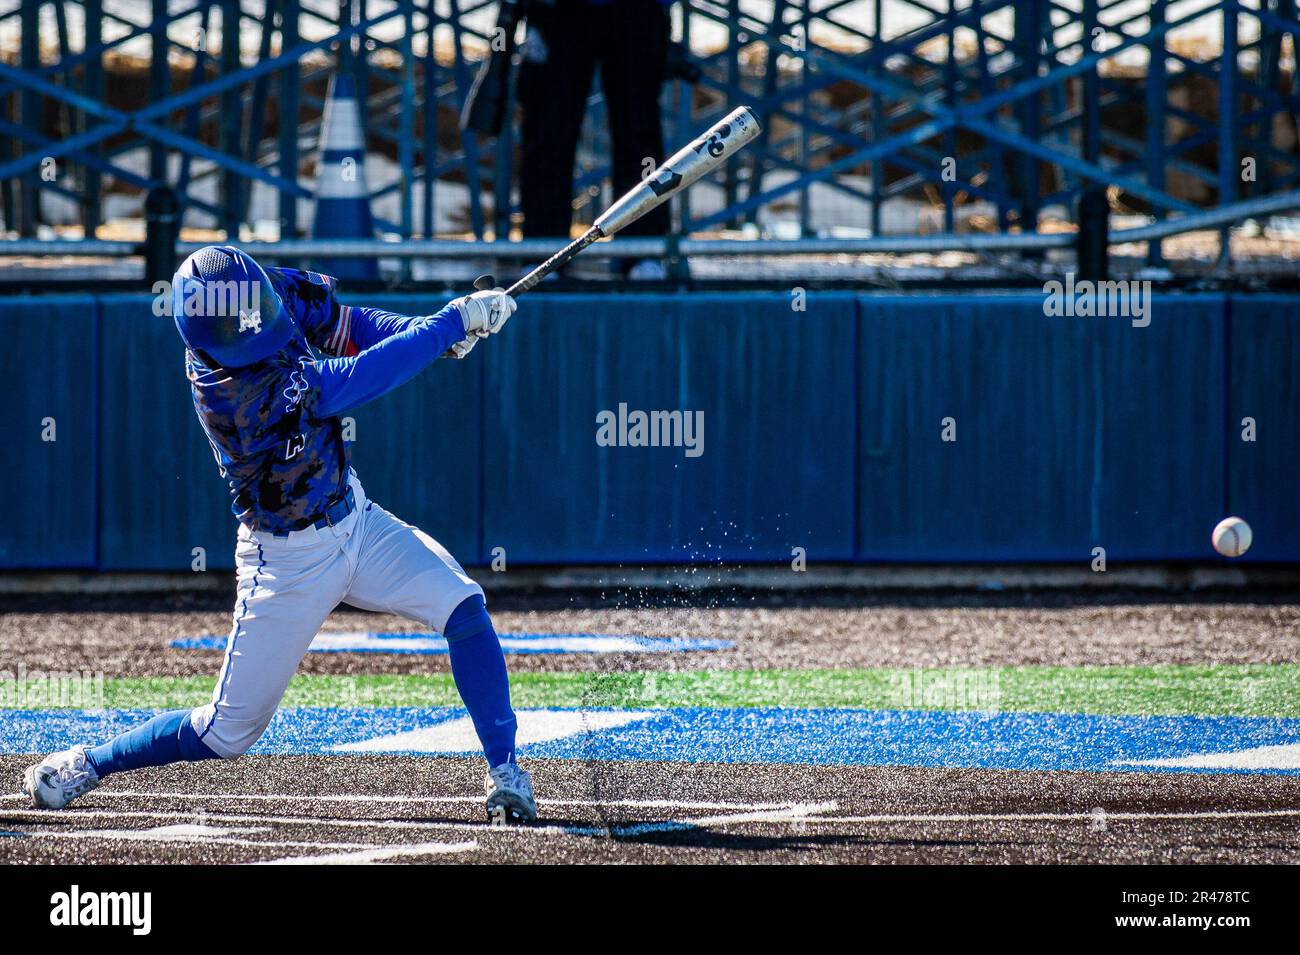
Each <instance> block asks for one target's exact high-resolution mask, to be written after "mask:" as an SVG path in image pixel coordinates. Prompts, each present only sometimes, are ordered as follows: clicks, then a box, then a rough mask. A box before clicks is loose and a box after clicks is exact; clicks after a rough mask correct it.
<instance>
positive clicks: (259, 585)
mask: <svg viewBox="0 0 1300 955" xmlns="http://www.w3.org/2000/svg"><path fill="white" fill-rule="evenodd" d="M236 567H237V592H236V601H235V619H234V626H233V627H232V629H231V634H230V637H229V639H228V641H227V645H226V655H225V659H224V661H223V663H222V667H221V672H220V675H219V676H218V678H217V686H216V689H215V691H214V692H213V701H212V702H211V703H209V704H208V705H206V706H202V707H199V708H197V709H194V710H172V711H170V712H167V713H161V714H159V715H158V716H155V717H154V718H153V719H151V720H149V721H148V722H146V723H144V724H142V725H141V726H138V727H136V728H135V729H133V730H129V731H128V732H126V733H122V734H121V735H119V736H117V737H115V738H114V739H112V740H109V741H108V742H106V743H103V744H101V745H99V746H95V747H86V746H74V747H72V748H71V749H69V750H64V751H62V752H59V753H54V754H52V755H51V756H49V757H47V758H46V759H45V760H43V761H42V762H40V763H38V764H36V765H35V766H32V767H30V768H29V769H28V770H27V772H26V773H25V774H24V781H23V788H24V790H25V791H26V792H27V793H28V795H29V796H31V798H32V801H33V803H34V804H35V805H37V806H38V807H41V808H47V809H61V808H63V806H65V805H67V804H68V803H69V802H71V801H72V800H73V799H75V798H77V797H78V796H81V795H83V794H85V793H86V792H89V791H90V790H91V789H93V788H95V787H96V786H98V785H99V783H100V781H102V780H103V779H104V778H105V777H107V776H109V775H111V774H113V773H119V772H124V771H128V770H133V769H142V768H144V767H148V766H165V765H168V764H170V763H176V762H182V761H187V762H194V761H198V760H204V759H216V758H218V757H222V758H227V759H232V758H234V757H237V756H240V755H242V754H243V753H244V752H245V751H246V750H247V749H248V747H250V746H251V745H252V744H253V743H254V742H256V741H257V738H258V737H259V736H261V735H262V732H263V730H265V729H266V726H267V724H268V723H269V722H270V720H271V717H272V716H273V715H274V713H275V709H276V706H277V705H278V704H279V701H280V697H281V696H283V695H284V690H285V687H286V686H288V683H289V679H290V678H291V677H292V676H293V672H294V670H295V669H296V668H297V665H298V661H299V660H300V659H301V658H302V655H303V653H305V652H306V650H307V647H308V646H309V645H310V644H311V640H312V637H314V636H315V634H316V632H317V631H318V630H319V629H320V625H321V623H322V622H323V621H324V619H325V617H326V616H327V615H328V614H329V612H330V611H331V610H332V609H333V608H334V607H335V606H336V605H337V604H338V602H339V600H340V599H341V597H342V595H343V591H344V590H345V589H346V586H347V580H348V576H349V568H348V564H347V560H346V558H345V557H344V553H343V547H342V541H341V540H333V539H331V540H325V541H322V542H320V543H317V544H312V545H310V546H296V547H295V546H290V545H288V544H285V543H281V542H279V541H277V540H275V539H272V540H270V541H268V542H265V543H264V544H259V543H257V542H256V541H253V540H251V539H247V538H245V537H242V536H241V540H240V544H239V546H238V548H237V549H236Z"/></svg>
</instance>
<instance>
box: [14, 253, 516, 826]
mask: <svg viewBox="0 0 1300 955" xmlns="http://www.w3.org/2000/svg"><path fill="white" fill-rule="evenodd" d="M334 292H335V280H334V279H333V278H330V277H328V276H325V275H319V274H317V273H315V272H305V271H299V270H296V269H263V268H262V267H261V266H259V265H258V264H257V263H256V262H254V261H253V259H252V258H250V257H249V256H248V255H246V254H245V253H243V252H241V251H240V250H238V249H236V248H233V247H230V246H217V247H212V246H209V247H207V248H203V249H200V250H199V251H197V252H195V253H194V254H193V255H191V256H190V257H189V258H188V259H186V260H185V261H184V262H183V263H182V264H181V267H180V269H179V270H178V271H177V273H176V276H175V278H174V280H173V286H172V311H173V315H174V317H175V320H176V327H177V328H178V329H179V331H180V334H181V338H182V339H183V340H184V342H185V346H186V352H185V367H186V374H187V375H188V377H189V381H190V385H191V390H192V393H193V397H194V408H195V410H196V411H197V412H198V417H199V423H200V424H201V425H202V426H203V430H204V432H205V433H206V434H207V437H208V442H209V443H210V444H211V445H212V451H213V454H214V455H215V456H216V459H217V464H218V467H219V468H220V470H221V475H222V477H224V478H225V479H226V480H227V481H228V482H229V484H230V494H231V497H232V498H233V501H234V503H233V510H234V512H235V516H236V517H237V518H238V519H239V534H238V543H237V545H236V548H235V563H236V570H237V592H236V597H235V619H234V627H233V628H232V630H231V632H230V637H229V639H228V641H227V644H226V654H225V660H224V662H223V663H222V666H221V672H220V674H219V675H218V677H217V684H216V689H215V690H214V691H213V694H212V701H211V702H210V703H208V704H207V705H206V706H201V707H198V708H197V709H194V710H176V711H173V712H170V713H163V714H161V715H159V716H155V717H154V718H153V719H151V720H149V721H148V722H147V723H145V724H144V725H143V726H140V727H138V728H136V729H134V730H131V731H130V732H127V733H123V734H122V735H121V736H118V737H117V738H116V739H113V740H110V741H108V742H106V743H102V744H100V745H99V746H94V747H87V746H74V747H72V748H71V749H69V750H65V751H63V752H59V753H55V754H53V755H51V756H48V757H46V758H45V759H44V760H42V761H41V762H40V763H38V764H36V765H35V766H32V767H30V768H28V769H27V771H26V772H25V773H24V776H23V790H24V791H25V792H26V793H27V794H28V795H29V796H30V797H31V800H32V802H33V803H34V804H35V805H36V806H38V807H43V808H49V809H59V808H62V807H63V806H66V805H67V804H68V803H70V802H71V801H72V800H74V799H76V798H77V797H78V796H81V795H83V794H85V793H87V792H89V791H90V790H92V789H94V788H95V787H96V786H98V785H99V784H100V782H102V781H103V779H104V778H105V777H106V776H109V775H110V774H112V773H118V772H122V771H124V770H131V769H140V768H141V767H144V766H163V765H166V764H168V763H174V762H178V761H181V760H185V761H196V760H202V759H216V758H222V759H234V758H236V757H238V756H240V755H241V754H243V753H244V752H246V751H247V750H248V748H249V747H250V746H252V745H253V743H255V742H256V741H257V739H258V737H260V736H261V735H262V732H263V731H264V730H265V729H266V727H267V724H268V723H269V722H270V720H271V717H272V715H274V713H275V710H276V707H277V706H278V704H279V701H280V698H281V696H282V695H283V694H284V690H285V687H286V686H288V683H289V679H290V678H291V677H292V676H293V673H294V670H295V669H296V668H297V665H298V661H299V660H300V659H301V658H302V655H303V654H304V653H305V652H306V651H307V647H308V645H309V644H310V643H311V641H312V638H313V637H314V636H315V635H316V633H317V631H318V630H319V628H320V625H321V623H322V622H323V621H324V620H325V618H326V616H328V615H329V613H330V611H331V610H333V609H334V607H335V606H336V605H337V604H338V603H339V602H340V601H344V602H346V603H349V604H351V605H353V606H355V607H361V608H363V609H366V610H377V611H386V612H391V613H399V614H402V615H404V616H407V617H410V618H412V619H414V620H417V621H419V622H420V623H423V624H425V625H426V626H429V627H432V628H434V629H436V630H437V631H438V632H440V633H442V634H443V635H444V636H445V637H446V639H447V643H448V645H449V648H450V656H451V672H452V676H453V678H454V679H455V681H456V688H457V689H458V690H459V692H460V695H461V698H462V699H463V700H464V702H465V706H466V708H467V709H468V710H469V714H470V718H471V719H472V721H473V723H474V728H475V730H476V731H477V733H478V738H479V741H480V742H481V743H482V745H483V752H484V755H485V756H486V757H487V762H488V771H487V777H486V780H485V784H484V788H485V792H486V794H487V811H488V815H489V818H491V819H492V820H493V821H494V822H502V823H508V822H531V821H533V820H535V819H536V817H537V804H536V802H535V801H534V798H533V791H532V782H531V780H530V779H529V776H528V773H526V772H524V771H523V770H521V769H520V768H519V766H518V765H517V764H516V762H515V752H514V750H515V714H514V711H513V709H512V708H511V705H510V688H509V684H508V682H507V676H506V665H505V657H504V655H503V654H502V652H501V645H500V643H499V642H498V640H497V635H496V631H495V630H494V629H493V627H492V621H491V619H490V618H489V617H488V613H487V608H486V605H485V603H484V599H483V590H482V588H481V587H479V585H478V584H476V583H475V582H474V581H473V580H471V579H470V578H469V577H468V576H467V575H466V574H465V571H464V570H463V569H462V568H461V566H460V564H458V563H457V562H456V560H455V558H453V557H452V556H451V554H449V553H448V552H447V551H446V550H445V549H444V548H443V547H442V545H441V544H439V543H438V542H437V541H436V540H434V539H433V538H432V537H430V536H429V535H428V534H425V533H424V532H423V531H421V530H419V529H418V528H415V527H412V526H411V525H409V524H405V523H403V522H402V521H400V520H399V519H398V518H396V517H394V516H393V515H392V514H390V513H389V512H388V511H386V510H384V509H383V508H382V507H380V506H379V505H378V504H376V503H375V502H374V501H371V500H370V499H368V498H367V497H366V492H365V490H364V489H363V488H362V486H361V483H360V482H359V481H358V480H357V476H356V473H355V472H354V471H353V470H352V469H351V468H350V467H349V464H348V447H347V444H346V443H345V442H344V441H343V437H342V425H341V424H340V421H339V416H340V415H342V414H344V413H346V412H348V411H351V410H352V409H354V408H357V407H359V406H360V405H362V404H365V403H366V402H368V401H370V400H372V399H374V398H378V397H379V396H380V395H382V394H384V393H386V392H388V391H391V390H392V389H394V388H396V387H397V386H398V385H400V384H402V383H403V382H405V381H408V380H409V379H411V378H413V377H414V376H415V375H416V374H418V373H419V372H420V371H421V370H422V369H424V368H425V367H426V366H428V365H430V364H432V363H433V361H434V360H435V359H437V358H438V357H440V356H443V355H449V356H454V357H456V358H464V357H465V356H466V355H468V354H469V352H470V351H471V349H473V348H474V346H475V345H476V344H477V343H478V342H479V340H481V339H483V338H486V337H487V336H488V335H491V334H494V333H496V332H498V331H500V330H501V328H502V326H503V325H504V324H505V323H506V320H507V319H508V318H509V317H510V315H511V314H512V313H513V312H514V309H515V303H514V300H513V299H512V298H511V297H510V296H508V295H506V294H505V293H504V292H502V291H499V290H497V291H479V292H475V293H474V294H472V295H469V296H466V297H464V298H459V299H456V300H455V301H453V302H451V303H450V304H448V305H447V306H446V307H445V308H443V309H442V311H440V312H438V313H437V314H436V315H430V316H427V317H422V318H408V317H405V316H402V315H395V314H392V313H390V312H385V311H381V310H379V309H374V308H356V307H350V306H346V305H340V304H339V303H338V300H337V299H336V298H335V294H334ZM448 504H449V505H452V506H454V501H449V502H448Z"/></svg>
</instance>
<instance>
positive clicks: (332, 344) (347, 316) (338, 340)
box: [329, 305, 352, 354]
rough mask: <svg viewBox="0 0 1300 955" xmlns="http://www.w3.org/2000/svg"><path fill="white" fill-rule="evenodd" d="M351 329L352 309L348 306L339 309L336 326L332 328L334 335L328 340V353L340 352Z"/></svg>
mask: <svg viewBox="0 0 1300 955" xmlns="http://www.w3.org/2000/svg"><path fill="white" fill-rule="evenodd" d="M351 327H352V308H351V307H350V306H348V305H343V306H340V307H339V320H338V324H337V325H336V326H335V327H334V334H333V335H331V336H330V339H329V349H330V351H332V352H334V353H335V354H338V353H339V352H340V351H342V349H343V346H344V345H346V344H347V342H348V333H349V331H350V329H351Z"/></svg>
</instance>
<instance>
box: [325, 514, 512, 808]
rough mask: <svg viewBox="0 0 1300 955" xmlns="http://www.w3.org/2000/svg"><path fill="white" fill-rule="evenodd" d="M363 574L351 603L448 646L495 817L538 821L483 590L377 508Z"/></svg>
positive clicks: (364, 535)
mask: <svg viewBox="0 0 1300 955" xmlns="http://www.w3.org/2000/svg"><path fill="white" fill-rule="evenodd" d="M362 519H363V524H362V530H361V536H360V538H359V539H358V540H357V542H356V545H357V551H356V556H355V563H356V573H355V575H354V577H353V579H352V586H351V589H350V590H349V591H348V594H347V596H346V597H344V600H345V601H346V602H348V603H350V604H352V605H353V606H357V607H361V608H362V609H365V610H379V611H386V612H390V613H399V614H401V615H403V616H405V617H410V618H411V619H412V620H417V621H419V622H420V623H423V624H425V625H426V626H428V627H430V628H432V629H434V630H437V631H438V632H439V633H441V634H442V635H443V636H444V637H445V638H446V640H447V645H448V652H449V654H450V657H451V673H452V678H453V679H454V680H455V681H456V689H457V691H459V693H460V696H461V699H462V700H463V701H464V703H465V708H466V709H467V710H468V711H469V715H470V719H471V721H472V722H473V723H474V730H475V732H476V733H477V734H478V738H479V742H480V744H481V745H482V746H483V754H484V756H485V757H486V758H487V761H488V769H489V772H488V778H487V781H486V787H487V790H488V811H489V813H490V814H493V813H495V812H496V811H499V812H500V813H501V816H499V817H498V816H496V815H494V820H496V821H502V822H505V821H511V820H510V819H509V818H507V814H508V815H509V816H511V817H513V818H514V819H521V820H526V821H531V820H532V819H533V818H535V817H536V813H537V809H536V804H535V802H534V801H533V796H532V783H531V780H530V779H529V777H528V774H527V773H525V772H523V771H522V770H520V769H519V767H518V765H517V764H516V762H515V731H516V727H517V722H516V719H515V713H514V709H513V708H512V707H511V705H510V682H509V677H508V674H507V672H506V663H505V655H504V654H503V653H502V652H501V643H500V641H499V640H498V639H497V634H496V630H495V628H494V627H493V625H492V618H491V617H490V616H488V612H487V606H486V604H485V603H484V600H483V589H482V588H481V587H479V585H478V584H476V583H475V582H474V581H473V580H472V579H470V577H469V576H468V575H467V574H466V573H465V571H464V569H463V568H462V567H461V566H460V564H459V563H457V561H456V559H455V558H454V557H452V556H451V554H450V553H448V551H447V549H446V548H444V547H443V546H442V545H441V544H439V543H438V542H437V541H436V540H434V539H433V538H432V537H430V536H429V535H428V534H426V533H424V532H423V531H421V530H420V529H418V528H416V527H412V526H411V525H410V524H407V523H405V522H404V521H401V520H399V519H398V518H396V517H394V516H393V515H392V514H390V513H389V512H388V511H386V510H384V509H383V508H382V507H380V506H379V505H377V504H375V503H374V502H372V501H369V502H367V503H366V504H365V505H364V507H363V508H362Z"/></svg>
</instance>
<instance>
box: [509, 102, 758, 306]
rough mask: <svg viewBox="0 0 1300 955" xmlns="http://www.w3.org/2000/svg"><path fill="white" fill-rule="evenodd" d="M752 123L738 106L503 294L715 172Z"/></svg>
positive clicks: (750, 133) (516, 291)
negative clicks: (588, 227)
mask: <svg viewBox="0 0 1300 955" xmlns="http://www.w3.org/2000/svg"><path fill="white" fill-rule="evenodd" d="M759 129H760V127H759V125H758V119H757V118H756V117H755V116H754V114H753V112H752V111H751V110H750V109H749V107H748V106H740V107H737V108H736V109H735V110H733V111H732V112H731V114H730V115H729V116H727V117H726V118H725V119H723V120H721V121H720V122H718V123H716V124H714V126H713V127H712V128H711V129H709V130H708V131H707V132H705V133H703V134H701V135H700V136H699V137H698V138H697V139H695V140H694V141H693V142H692V143H691V144H690V145H689V146H687V147H685V148H684V149H682V150H680V151H678V152H677V153H676V154H674V155H673V156H671V157H670V158H669V159H668V160H667V161H666V162H664V163H663V165H661V166H660V167H659V168H658V169H656V170H655V171H654V173H653V174H652V175H651V176H650V177H649V178H647V179H646V180H645V181H643V182H642V183H641V184H640V185H638V186H636V187H635V188H633V189H629V190H628V191H627V193H625V194H624V195H623V197H622V198H620V199H619V200H618V201H617V202H615V203H614V204H613V205H612V206H610V207H609V208H608V209H606V210H605V211H604V212H603V213H602V214H601V215H600V217H599V218H598V219H596V221H595V223H594V224H593V225H592V227H591V228H590V229H588V230H587V231H586V232H584V233H583V234H582V235H581V236H579V237H578V238H576V239H574V240H573V241H572V242H570V243H569V244H568V245H566V246H565V247H564V248H562V249H561V250H560V251H559V252H556V253H555V254H554V255H553V256H551V257H550V258H549V259H547V260H546V261H545V262H543V263H542V264H541V265H539V266H537V268H535V269H533V270H532V271H531V272H529V273H528V274H527V275H525V276H524V277H523V278H521V279H520V280H519V281H518V282H516V283H515V284H514V285H512V286H510V288H508V289H506V292H507V293H508V294H510V295H512V296H516V295H522V294H523V293H524V292H527V291H528V290H529V289H530V288H532V287H533V286H534V285H536V284H537V283H538V282H540V281H541V280H542V279H544V278H546V276H548V275H550V274H551V273H552V272H554V271H555V270H556V269H558V268H560V267H561V266H562V265H565V264H566V263H567V262H569V261H570V260H571V259H572V258H573V257H574V256H575V255H577V254H578V253H579V252H581V251H582V250H583V249H585V248H586V247H587V246H589V245H591V243H593V242H595V241H596V240H597V239H603V238H605V237H607V236H611V235H613V234H614V233H616V232H618V231H619V230H620V229H622V228H624V227H625V226H628V225H630V224H631V223H633V222H635V221H636V220H637V219H640V218H641V217H642V216H643V215H645V214H646V213H647V212H649V211H650V210H651V209H653V208H655V207H656V206H658V205H659V204H661V203H664V202H667V201H668V199H669V198H670V197H671V196H673V195H674V194H675V193H678V192H681V191H682V190H683V189H685V188H686V187H687V186H689V185H690V184H691V183H693V182H695V180H697V179H699V178H700V177H701V176H703V175H706V174H707V173H709V172H712V171H713V170H714V169H716V168H718V166H720V165H721V164H722V163H723V162H725V161H726V160H727V158H728V157H729V156H731V155H733V154H734V153H735V152H736V151H737V150H739V149H740V148H741V147H742V146H744V145H745V144H746V143H748V142H749V141H750V140H751V139H753V138H754V137H755V136H757V135H758V133H759Z"/></svg>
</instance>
